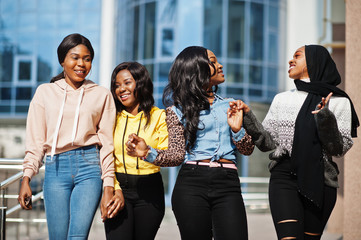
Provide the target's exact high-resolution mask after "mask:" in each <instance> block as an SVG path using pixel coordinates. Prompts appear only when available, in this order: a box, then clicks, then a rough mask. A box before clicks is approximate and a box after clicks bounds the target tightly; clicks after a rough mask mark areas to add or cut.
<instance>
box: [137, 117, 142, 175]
mask: <svg viewBox="0 0 361 240" xmlns="http://www.w3.org/2000/svg"><path fill="white" fill-rule="evenodd" d="M142 117H143V113H142V114H141V115H140V119H139V125H138V130H137V136H138V137H139V130H140V124H141V123H142ZM137 169H139V158H138V157H137Z"/></svg>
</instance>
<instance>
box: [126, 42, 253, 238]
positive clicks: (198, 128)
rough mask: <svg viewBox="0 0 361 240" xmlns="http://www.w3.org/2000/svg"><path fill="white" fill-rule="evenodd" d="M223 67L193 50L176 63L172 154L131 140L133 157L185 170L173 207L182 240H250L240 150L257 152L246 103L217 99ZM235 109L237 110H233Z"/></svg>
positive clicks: (170, 113) (170, 111) (170, 98)
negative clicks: (245, 118) (248, 128)
mask: <svg viewBox="0 0 361 240" xmlns="http://www.w3.org/2000/svg"><path fill="white" fill-rule="evenodd" d="M222 68H223V66H222V65H221V64H220V63H219V62H218V61H217V58H216V56H215V55H214V53H213V52H212V51H210V50H207V49H205V48H203V47H197V46H193V47H188V48H186V49H184V50H183V51H182V52H181V53H180V54H179V55H178V56H177V58H176V59H175V61H174V63H173V65H172V68H171V70H170V73H169V83H168V85H167V86H166V88H165V92H164V96H163V102H164V104H165V106H168V108H167V118H166V122H167V126H168V131H169V133H168V142H169V146H168V149H167V150H157V149H153V148H151V147H149V146H147V145H146V143H145V142H144V140H143V139H141V138H139V137H138V136H136V135H135V134H132V135H130V136H129V140H128V144H127V146H128V149H127V150H128V154H130V155H134V156H138V157H143V158H144V159H145V160H146V161H149V162H152V163H153V164H156V165H159V166H176V165H180V164H182V163H183V164H182V167H181V169H180V171H179V174H178V178H177V181H176V184H175V187H174V191H173V195H172V207H173V211H174V214H175V217H176V219H177V223H178V227H179V230H180V234H181V237H182V239H185V240H187V239H197V240H199V239H205V240H210V239H212V237H213V238H214V239H229V240H234V239H248V233H247V218H246V212H245V207H244V203H243V199H242V195H241V188H240V182H239V178H238V172H237V167H236V163H237V158H236V149H238V151H239V152H240V153H242V154H245V155H249V154H251V153H252V152H253V149H254V145H253V143H252V139H251V138H250V136H249V135H248V134H246V132H245V130H244V129H243V128H242V122H243V112H242V110H238V109H236V108H235V107H233V106H237V105H238V104H240V103H241V101H239V100H238V101H235V100H233V99H223V98H221V97H220V96H218V95H217V94H216V90H217V86H218V84H220V83H223V82H224V74H223V71H222ZM230 105H232V109H231V108H230Z"/></svg>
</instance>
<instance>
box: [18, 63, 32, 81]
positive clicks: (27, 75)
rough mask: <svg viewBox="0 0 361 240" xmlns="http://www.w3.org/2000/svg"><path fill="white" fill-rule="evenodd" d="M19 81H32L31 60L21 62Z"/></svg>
mask: <svg viewBox="0 0 361 240" xmlns="http://www.w3.org/2000/svg"><path fill="white" fill-rule="evenodd" d="M18 79H19V81H30V80H31V62H29V61H21V62H19V76H18Z"/></svg>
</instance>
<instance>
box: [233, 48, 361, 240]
mask: <svg viewBox="0 0 361 240" xmlns="http://www.w3.org/2000/svg"><path fill="white" fill-rule="evenodd" d="M289 66H290V67H289V71H288V73H289V77H290V78H292V79H294V82H295V85H296V88H297V89H294V90H291V91H287V92H283V93H280V94H277V95H276V96H275V98H274V99H273V101H272V104H271V107H270V109H269V111H268V113H267V116H266V117H265V119H264V121H263V122H262V124H261V123H260V122H258V121H257V119H256V118H255V116H254V115H253V113H252V111H251V110H250V109H249V107H248V106H247V105H246V104H244V103H240V104H239V105H238V106H237V107H238V108H241V109H243V110H244V114H245V115H244V123H243V124H244V128H245V129H246V131H247V133H248V134H249V135H251V136H252V139H253V140H254V142H255V144H256V146H257V147H258V148H259V149H260V150H261V151H270V150H274V151H273V152H272V153H271V154H270V160H271V162H270V164H269V169H270V171H271V178H270V186H269V200H270V207H271V213H272V217H273V221H274V225H275V228H276V232H277V236H278V239H321V235H322V233H323V230H324V228H325V226H326V223H327V220H328V218H329V216H330V215H331V212H332V209H333V207H334V205H335V203H336V195H337V193H336V189H337V187H338V182H337V175H338V173H339V172H338V168H337V165H336V163H335V162H333V161H332V157H333V156H336V157H341V156H343V155H344V154H345V153H346V152H347V151H348V150H349V149H350V148H351V147H352V145H353V141H352V139H351V138H352V137H356V136H357V127H358V126H359V121H358V118H357V115H356V112H355V110H354V107H353V104H352V102H351V100H350V98H349V96H348V95H347V94H346V93H345V92H344V91H342V90H341V89H339V88H337V87H336V86H337V85H338V84H339V83H340V82H341V77H340V75H339V73H338V71H337V68H336V65H335V63H334V61H333V60H332V58H331V56H330V54H329V52H328V51H327V49H326V48H324V47H322V46H319V45H307V46H303V47H301V48H299V49H297V50H296V52H295V54H294V56H293V59H292V60H290V61H289ZM235 107H236V106H235Z"/></svg>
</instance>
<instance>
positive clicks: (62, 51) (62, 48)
mask: <svg viewBox="0 0 361 240" xmlns="http://www.w3.org/2000/svg"><path fill="white" fill-rule="evenodd" d="M80 44H83V45H84V46H86V47H87V48H88V50H89V52H90V58H91V61H93V59H94V49H93V46H92V44H91V43H90V41H89V39H87V38H86V37H84V36H83V35H81V34H79V33H73V34H70V35H68V36H66V37H65V38H64V39H63V41H62V42H61V43H60V44H59V46H58V49H57V52H58V61H59V63H60V65H61V64H62V63H63V62H64V59H65V57H66V54H67V53H68V52H69V50H70V49H72V48H74V47H76V46H78V45H80ZM62 78H65V75H64V71H62V72H61V73H60V74H58V75H56V76H55V77H53V78H52V79H51V80H50V82H55V81H58V80H60V79H62Z"/></svg>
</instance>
